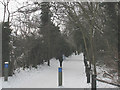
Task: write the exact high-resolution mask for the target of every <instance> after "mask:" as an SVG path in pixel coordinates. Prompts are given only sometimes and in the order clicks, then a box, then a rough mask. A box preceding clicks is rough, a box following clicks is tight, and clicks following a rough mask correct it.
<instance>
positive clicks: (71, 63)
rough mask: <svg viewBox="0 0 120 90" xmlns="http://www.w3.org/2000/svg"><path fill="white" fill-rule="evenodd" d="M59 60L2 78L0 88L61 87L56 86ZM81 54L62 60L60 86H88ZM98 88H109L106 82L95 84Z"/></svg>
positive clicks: (52, 60) (89, 85)
mask: <svg viewBox="0 0 120 90" xmlns="http://www.w3.org/2000/svg"><path fill="white" fill-rule="evenodd" d="M58 66H59V61H58V60H55V59H51V66H50V67H49V66H47V64H44V65H40V66H38V69H34V68H32V69H31V70H29V69H26V70H21V71H20V73H16V74H15V75H14V76H13V77H9V81H8V82H4V79H3V78H2V88H61V87H58ZM84 71H85V67H84V62H83V54H80V55H76V56H75V55H72V56H70V57H69V58H67V59H66V60H64V62H63V87H62V88H90V87H91V84H87V83H86V75H85V72H84ZM97 87H99V88H104V87H105V88H110V87H111V86H110V85H108V84H103V83H102V84H101V83H99V85H97Z"/></svg>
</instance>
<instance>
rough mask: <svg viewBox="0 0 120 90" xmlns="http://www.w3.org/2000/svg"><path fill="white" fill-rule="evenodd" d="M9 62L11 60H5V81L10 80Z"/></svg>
mask: <svg viewBox="0 0 120 90" xmlns="http://www.w3.org/2000/svg"><path fill="white" fill-rule="evenodd" d="M8 64H9V62H5V64H4V81H8Z"/></svg>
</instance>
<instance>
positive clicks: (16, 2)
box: [0, 0, 120, 22]
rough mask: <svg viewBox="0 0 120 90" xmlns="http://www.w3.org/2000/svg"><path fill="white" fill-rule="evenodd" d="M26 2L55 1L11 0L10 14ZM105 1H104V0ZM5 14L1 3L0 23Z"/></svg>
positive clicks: (112, 0)
mask: <svg viewBox="0 0 120 90" xmlns="http://www.w3.org/2000/svg"><path fill="white" fill-rule="evenodd" d="M0 1H1V2H3V1H7V0H0ZM26 1H29V2H30V1H38V2H41V1H53V0H10V3H9V10H10V12H14V11H16V10H17V8H18V7H21V6H22V5H23V3H25V2H26ZM54 1H57V2H58V1H74V0H54ZM75 1H88V0H75ZM89 1H101V0H89ZM102 1H103V0H102ZM104 1H107V2H114V1H120V0H104ZM3 12H4V7H3V5H2V4H1V3H0V22H1V21H2V20H3Z"/></svg>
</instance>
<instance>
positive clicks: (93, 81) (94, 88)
mask: <svg viewBox="0 0 120 90" xmlns="http://www.w3.org/2000/svg"><path fill="white" fill-rule="evenodd" d="M96 77H97V75H95V74H93V75H92V83H91V84H92V90H96Z"/></svg>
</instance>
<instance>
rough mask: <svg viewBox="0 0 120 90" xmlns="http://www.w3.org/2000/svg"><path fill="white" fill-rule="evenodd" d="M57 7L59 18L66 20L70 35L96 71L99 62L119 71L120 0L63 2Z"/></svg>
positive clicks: (67, 32) (67, 33)
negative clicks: (119, 0) (119, 26)
mask: <svg viewBox="0 0 120 90" xmlns="http://www.w3.org/2000/svg"><path fill="white" fill-rule="evenodd" d="M54 7H57V9H56V8H55V10H54V12H55V11H56V13H57V14H56V15H58V16H59V18H58V17H56V19H58V20H60V21H61V20H62V21H63V22H64V23H63V24H65V27H66V29H65V31H64V32H65V34H66V36H67V37H68V38H69V39H70V40H71V41H73V42H71V43H74V46H75V48H76V50H77V51H81V48H82V49H84V50H82V51H84V52H85V53H86V57H87V60H88V61H89V62H90V64H92V66H93V68H92V69H93V73H94V74H97V72H96V63H98V64H101V65H106V66H108V67H114V69H115V70H116V72H117V71H119V69H118V67H120V66H119V65H118V64H117V63H118V62H119V61H118V10H119V9H118V2H112V3H111V2H107V3H105V2H101V3H100V2H94V3H93V2H83V3H81V2H64V3H60V2H59V3H57V4H54ZM63 17H64V19H63ZM115 66H116V67H115Z"/></svg>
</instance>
